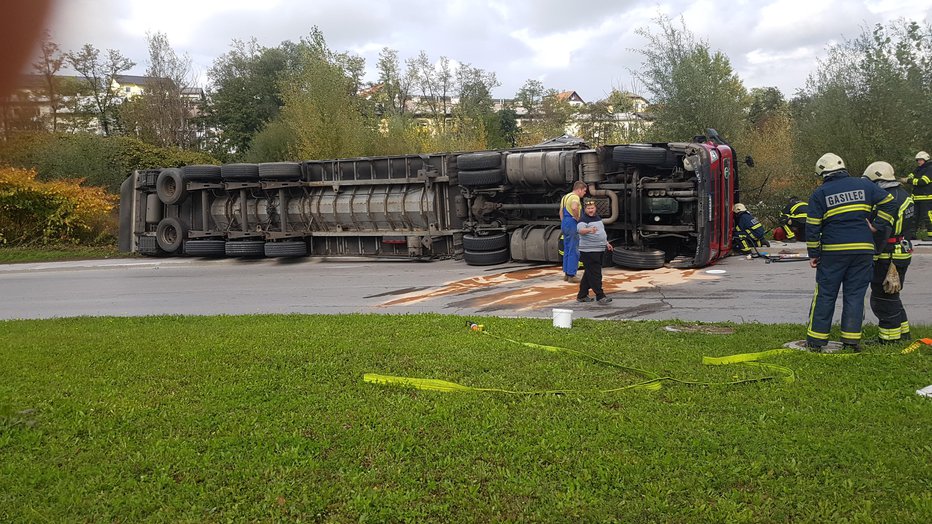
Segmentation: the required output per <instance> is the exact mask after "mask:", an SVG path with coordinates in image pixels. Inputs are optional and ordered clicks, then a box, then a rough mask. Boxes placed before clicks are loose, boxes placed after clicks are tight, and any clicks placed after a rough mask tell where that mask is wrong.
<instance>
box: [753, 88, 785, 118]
mask: <svg viewBox="0 0 932 524" xmlns="http://www.w3.org/2000/svg"><path fill="white" fill-rule="evenodd" d="M749 96H750V99H751V103H750V106H749V108H748V123H749V124H750V125H752V126H757V125H760V124H763V123H764V121H766V120H767V119H768V118H772V117H775V116H781V115H785V114H786V113H787V112H788V110H789V105H788V104H787V102H786V98H784V97H783V93H781V92H780V90H779V89H777V88H776V87H755V88H753V89H751V92H750V93H749Z"/></svg>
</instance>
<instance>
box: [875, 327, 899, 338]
mask: <svg viewBox="0 0 932 524" xmlns="http://www.w3.org/2000/svg"><path fill="white" fill-rule="evenodd" d="M879 329H880V338H881V340H899V338H900V335H901V334H902V332H903V330H902V329H901V328H900V327H899V326H897V327H895V328H879Z"/></svg>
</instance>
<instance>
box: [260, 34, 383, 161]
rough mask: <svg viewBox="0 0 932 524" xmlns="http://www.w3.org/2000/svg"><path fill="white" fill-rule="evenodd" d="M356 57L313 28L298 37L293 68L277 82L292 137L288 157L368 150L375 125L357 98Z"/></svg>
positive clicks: (331, 155) (337, 155)
mask: <svg viewBox="0 0 932 524" xmlns="http://www.w3.org/2000/svg"><path fill="white" fill-rule="evenodd" d="M361 60H362V59H361V58H358V57H351V56H349V55H347V54H345V53H334V52H332V51H331V50H330V49H329V48H328V47H327V45H326V42H325V41H324V39H323V35H322V34H321V33H320V32H319V31H318V30H316V28H315V30H314V32H313V33H312V34H311V35H310V37H309V38H307V39H303V40H302V42H301V62H300V63H299V64H298V68H297V71H296V72H294V73H292V74H290V75H289V76H287V77H286V79H285V80H284V81H283V82H281V87H282V88H283V89H282V99H283V101H284V105H283V107H282V110H281V116H280V123H281V125H282V126H284V127H285V128H286V129H288V130H290V132H291V136H293V142H292V143H291V145H290V148H291V152H292V156H294V157H296V158H312V159H325V158H345V157H353V156H360V155H363V154H367V153H369V152H371V151H372V150H373V148H374V146H373V143H374V142H375V138H374V133H375V132H374V128H375V124H374V122H373V121H371V120H368V119H367V118H366V115H367V114H370V115H371V112H370V111H369V108H368V107H367V106H366V103H365V101H363V100H362V99H360V98H359V97H358V96H357V91H358V86H359V78H360V77H359V72H360V71H361V70H362V69H363V68H362V67H361V66H364V62H361ZM275 132H280V131H275Z"/></svg>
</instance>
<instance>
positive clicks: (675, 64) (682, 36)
mask: <svg viewBox="0 0 932 524" xmlns="http://www.w3.org/2000/svg"><path fill="white" fill-rule="evenodd" d="M655 23H656V26H657V32H652V31H651V29H650V28H641V29H638V30H637V33H638V34H639V35H641V36H643V37H644V38H645V39H647V44H646V45H644V46H643V47H641V48H640V49H637V50H636V51H637V52H639V53H640V54H642V55H643V57H644V60H643V62H642V63H641V69H640V70H638V71H633V72H632V73H633V74H634V76H635V78H637V79H638V80H639V81H640V83H641V84H642V85H643V86H644V88H645V89H646V90H647V92H648V93H650V95H651V96H652V98H653V100H652V102H653V112H654V115H655V117H656V121H655V122H654V124H653V125H652V126H651V128H650V135H651V136H652V137H653V138H656V139H658V140H684V139H687V138H690V137H692V136H695V135H696V134H697V133H699V132H702V131H703V130H705V129H706V128H709V127H712V128H715V129H716V130H718V132H719V133H720V134H722V135H723V136H725V137H728V138H730V139H732V140H736V139H738V138H739V137H741V135H743V133H744V125H745V115H746V114H747V110H748V105H749V100H748V96H747V91H746V90H745V88H744V85H743V84H742V82H741V80H740V79H739V78H738V76H737V75H736V74H735V73H734V71H733V70H732V68H731V62H730V61H729V60H728V57H727V56H725V55H724V54H723V53H722V52H720V51H714V52H713V51H712V50H711V49H710V48H709V45H708V43H706V42H705V41H702V40H697V39H696V37H695V36H694V35H693V34H692V33H691V32H690V31H689V29H687V28H686V25H685V23H683V22H682V21H681V23H680V26H679V27H677V26H675V25H674V24H673V21H672V20H670V18H668V17H666V16H660V17H659V18H657V19H656V20H655Z"/></svg>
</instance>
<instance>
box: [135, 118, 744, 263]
mask: <svg viewBox="0 0 932 524" xmlns="http://www.w3.org/2000/svg"><path fill="white" fill-rule="evenodd" d="M746 162H747V163H748V164H749V165H752V163H751V159H750V158H748V159H747V160H746ZM737 168H738V166H737V161H736V154H735V150H734V149H733V148H732V147H731V146H730V145H728V144H727V143H726V142H725V141H724V140H722V139H721V138H720V137H719V136H718V134H717V133H715V132H714V130H711V129H710V130H708V131H707V134H706V135H704V136H697V137H695V138H694V139H693V140H692V141H691V142H669V143H649V144H620V145H603V146H599V147H596V148H591V147H589V146H588V145H586V144H585V143H584V142H583V141H582V140H579V139H575V138H571V137H560V138H558V139H554V140H550V141H547V142H545V143H542V144H539V145H536V146H533V147H522V148H512V149H507V150H489V151H472V152H458V153H437V154H423V155H400V156H382V157H362V158H343V159H335V160H308V161H304V162H274V163H259V164H247V163H232V164H224V165H219V166H218V165H189V166H184V167H180V168H167V169H145V170H138V171H135V172H133V173H132V174H131V175H130V176H129V177H128V178H127V179H126V180H125V181H124V182H123V184H122V187H121V192H120V237H119V246H120V249H121V250H122V251H125V252H135V253H139V254H142V255H148V256H185V255H186V256H197V257H304V256H313V257H338V256H339V257H342V256H368V257H391V258H404V259H416V260H432V259H444V258H452V259H456V260H463V261H465V263H467V264H471V265H480V266H481V265H495V264H503V263H506V262H509V261H512V260H513V261H527V262H550V263H555V264H556V263H559V262H560V255H559V252H558V251H559V247H558V245H559V243H560V221H559V218H558V211H559V206H560V200H561V198H562V196H563V195H564V194H566V193H567V192H569V191H570V188H571V187H572V185H573V183H574V182H575V181H578V180H581V181H583V182H585V183H586V185H587V187H588V195H589V196H588V197H587V198H591V199H594V200H596V202H597V206H598V210H599V214H600V215H601V216H602V218H603V222H604V223H605V226H606V230H607V232H608V236H609V241H610V242H611V243H612V245H613V246H614V248H615V250H614V252H613V253H612V254H611V257H610V259H609V258H608V257H609V255H608V254H606V258H607V260H606V262H608V261H609V260H611V261H612V262H614V263H615V264H616V265H619V266H622V267H627V268H631V269H655V268H659V267H662V266H664V265H667V266H669V267H678V268H690V267H703V266H706V265H709V264H712V263H714V262H715V261H716V260H719V259H721V258H722V257H724V256H727V254H728V253H729V252H730V250H731V239H732V230H733V228H734V219H733V214H732V206H733V204H734V203H735V202H736V201H737V195H738V173H737V171H738V169H737Z"/></svg>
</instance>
